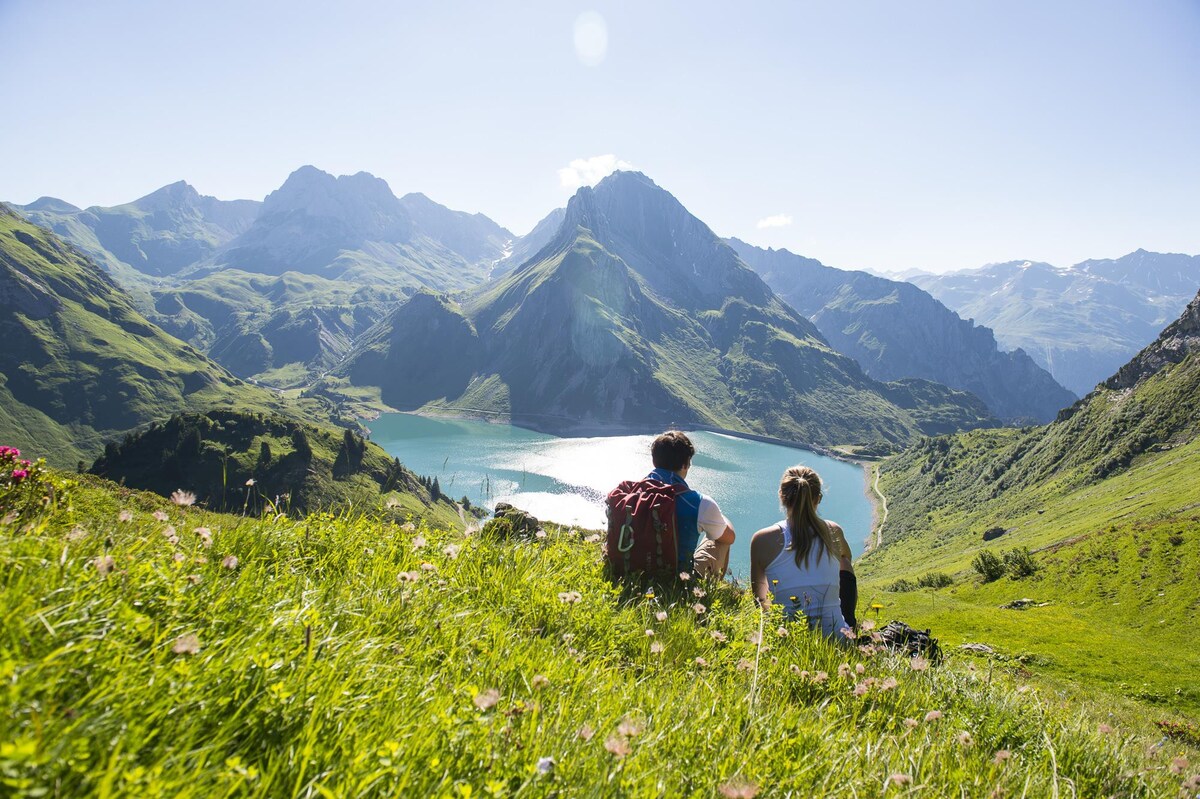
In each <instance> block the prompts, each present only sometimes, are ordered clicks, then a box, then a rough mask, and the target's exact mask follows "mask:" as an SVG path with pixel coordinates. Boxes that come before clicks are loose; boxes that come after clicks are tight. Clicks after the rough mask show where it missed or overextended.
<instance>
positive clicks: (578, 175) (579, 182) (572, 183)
mask: <svg viewBox="0 0 1200 799" xmlns="http://www.w3.org/2000/svg"><path fill="white" fill-rule="evenodd" d="M633 168H634V166H633V164H631V163H629V162H628V161H622V160H621V159H619V158H617V157H616V156H615V155H613V154H612V153H608V154H607V155H593V156H592V157H591V158H576V159H575V160H574V161H572V162H571V163H570V164H568V165H567V166H564V167H563V168H562V169H560V170H558V179H559V181H561V182H562V185H563V188H567V189H570V190H571V191H575V190H576V189H578V188H580V187H581V186H595V185H596V184H597V183H599V182H600V181H602V180H604V179H605V178H606V177H608V176H609V175H611V174H612V173H613V172H616V171H617V170H618V169H633ZM788 221H789V222H791V219H788Z"/></svg>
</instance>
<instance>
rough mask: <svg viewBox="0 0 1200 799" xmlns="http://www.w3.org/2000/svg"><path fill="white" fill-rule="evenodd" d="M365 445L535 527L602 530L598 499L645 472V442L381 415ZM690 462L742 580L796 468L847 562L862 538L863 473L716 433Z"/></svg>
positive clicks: (866, 526) (866, 529)
mask: <svg viewBox="0 0 1200 799" xmlns="http://www.w3.org/2000/svg"><path fill="white" fill-rule="evenodd" d="M369 427H370V429H371V437H372V440H374V441H375V442H376V443H377V444H379V445H380V446H382V447H383V448H384V449H385V450H387V451H388V453H389V454H391V455H393V456H394V457H397V458H399V459H400V461H401V462H402V463H404V465H405V466H407V467H408V468H410V469H412V470H413V471H414V472H416V473H417V474H422V475H426V476H431V477H437V478H438V483H439V485H440V486H441V488H442V491H443V492H444V493H445V494H446V495H448V496H451V497H454V498H455V499H460V498H461V497H463V496H466V497H467V498H468V499H469V500H470V501H471V502H472V503H473V504H476V505H481V506H483V507H488V508H492V507H495V505H496V503H497V502H510V503H512V504H514V505H516V506H518V507H520V508H522V509H524V510H527V511H529V512H530V513H532V514H533V515H534V516H537V517H538V518H540V519H547V520H550V521H555V522H559V523H562V524H577V525H580V526H582V527H588V528H602V527H604V525H605V519H604V496H605V495H606V494H607V493H608V492H609V491H610V490H612V489H613V488H614V487H616V485H617V484H618V483H620V482H621V481H622V480H637V479H640V478H642V477H645V476H646V474H647V473H648V472H649V471H650V469H651V468H652V464H651V463H650V443H651V442H652V441H653V440H654V437H653V436H649V435H628V436H603V437H595V438H559V437H557V436H552V435H549V434H546V433H537V432H534V431H531V430H525V429H523V428H519V427H512V426H509V425H502V424H489V423H487V422H477V421H468V420H462V419H432V418H428V417H422V416H415V415H411V414H384V415H382V416H381V417H380V418H379V419H377V420H375V421H374V422H371V423H370V424H369ZM689 435H690V436H691V438H692V441H693V443H695V445H696V457H695V459H694V460H693V462H692V469H691V471H690V473H689V474H688V483H689V485H690V486H691V487H692V488H695V489H696V490H698V491H702V492H704V493H705V494H708V495H710V496H712V497H713V498H714V499H715V500H716V501H717V503H718V504H719V505H720V506H721V509H722V510H723V511H724V512H725V515H726V516H727V517H728V518H729V520H730V522H731V523H732V524H733V526H734V529H735V530H737V533H738V540H737V543H735V544H734V548H733V552H732V554H731V556H730V565H731V568H733V570H734V572H735V574H738V575H739V576H745V574H746V573H747V572H748V571H749V566H748V563H749V546H750V537H751V535H753V533H754V532H755V531H756V530H758V529H760V528H762V527H767V526H769V525H771V524H774V523H775V522H777V521H779V520H780V519H781V518H782V515H783V514H782V511H781V510H780V508H779V499H778V491H779V478H780V475H782V474H783V471H784V469H786V468H787V467H789V466H793V465H795V464H798V463H803V464H805V465H808V466H811V467H813V468H814V469H816V470H817V471H818V473H820V475H821V479H822V481H823V482H824V494H825V498H824V501H823V502H822V504H821V514H822V515H823V516H825V517H826V518H830V519H833V520H834V521H837V522H839V523H840V524H841V525H842V526H843V527H844V528H845V530H846V539H847V541H849V542H850V545H851V547H853V549H854V550H855V552H856V553H857V552H859V551H861V548H862V544H863V542H864V541H865V540H866V538H867V536H868V534H869V533H870V524H871V505H870V502H869V501H868V499H867V497H866V494H865V488H866V486H865V482H864V472H863V470H862V469H861V468H859V467H858V466H856V465H854V464H850V463H845V462H843V461H838V460H834V459H832V458H827V457H824V456H821V455H817V454H814V453H812V452H809V451H807V450H802V449H795V448H792V447H786V446H781V445H778V444H767V443H763V442H759V441H750V440H746V439H741V438H736V437H734V436H726V435H720V434H717V433H707V432H696V433H689Z"/></svg>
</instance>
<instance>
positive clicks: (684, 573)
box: [679, 572, 692, 583]
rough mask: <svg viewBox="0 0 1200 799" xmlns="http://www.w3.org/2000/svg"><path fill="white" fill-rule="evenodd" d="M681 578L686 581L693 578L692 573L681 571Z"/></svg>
mask: <svg viewBox="0 0 1200 799" xmlns="http://www.w3.org/2000/svg"><path fill="white" fill-rule="evenodd" d="M679 579H680V580H683V581H684V582H685V583H686V582H687V581H688V580H690V579H692V575H690V574H688V573H687V572H680V573H679Z"/></svg>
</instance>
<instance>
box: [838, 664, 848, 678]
mask: <svg viewBox="0 0 1200 799" xmlns="http://www.w3.org/2000/svg"><path fill="white" fill-rule="evenodd" d="M850 673H851V669H850V664H849V663H843V664H842V665H840V666H838V677H840V678H841V679H843V680H846V679H849V678H850Z"/></svg>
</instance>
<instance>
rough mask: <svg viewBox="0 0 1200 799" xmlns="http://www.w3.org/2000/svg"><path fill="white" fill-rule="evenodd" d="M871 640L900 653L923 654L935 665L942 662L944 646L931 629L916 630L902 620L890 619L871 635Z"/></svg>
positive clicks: (909, 654) (908, 654)
mask: <svg viewBox="0 0 1200 799" xmlns="http://www.w3.org/2000/svg"><path fill="white" fill-rule="evenodd" d="M871 640H872V641H875V642H876V643H878V644H880V645H882V646H885V647H887V648H888V649H890V650H891V651H893V652H895V653H896V654H898V655H907V656H909V657H913V656H916V655H923V656H924V657H926V658H928V659H929V662H930V663H933V664H935V665H936V664H938V663H941V662H942V648H941V646H939V645H938V641H937V639H936V638H934V637H933V636H932V635H930V634H929V630H915V629H913V628H912V627H909V626H908V625H907V624H905V623H904V622H902V621H889V622H888V623H887V626H885V627H884V628H883V629H882V630H878V631H876V632H875V633H873V634H872V635H871Z"/></svg>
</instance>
